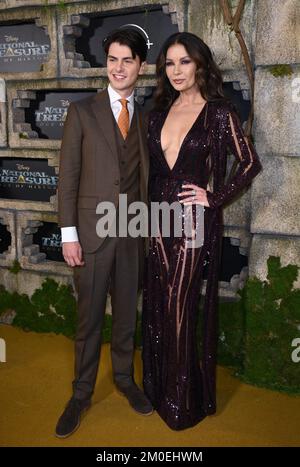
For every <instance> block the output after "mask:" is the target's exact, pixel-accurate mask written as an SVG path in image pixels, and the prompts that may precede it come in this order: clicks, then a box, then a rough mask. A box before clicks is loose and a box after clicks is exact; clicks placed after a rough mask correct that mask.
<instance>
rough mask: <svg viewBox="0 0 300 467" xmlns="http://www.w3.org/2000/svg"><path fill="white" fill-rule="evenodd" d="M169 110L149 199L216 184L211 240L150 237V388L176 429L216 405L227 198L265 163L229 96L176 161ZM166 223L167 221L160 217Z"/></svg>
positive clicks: (157, 130) (154, 136)
mask: <svg viewBox="0 0 300 467" xmlns="http://www.w3.org/2000/svg"><path fill="white" fill-rule="evenodd" d="M167 115H168V111H165V112H152V113H151V114H150V118H149V130H148V147H149V153H150V176H149V199H150V201H152V202H153V201H155V202H162V201H166V202H168V203H172V202H173V201H178V198H177V194H178V193H179V192H181V191H182V184H184V183H193V184H196V185H198V186H200V187H202V188H204V189H205V190H206V189H208V188H207V186H208V183H210V185H209V186H210V187H211V188H209V192H208V202H209V205H210V207H209V208H205V212H204V243H203V245H202V246H201V247H198V248H187V242H186V238H185V236H184V235H183V236H182V237H181V238H178V237H175V236H174V235H170V236H169V237H163V236H161V235H157V236H155V237H151V238H150V244H149V256H148V259H147V262H146V268H145V269H146V272H145V285H144V300H143V323H142V328H143V365H144V389H145V393H146V394H147V396H148V397H149V399H150V400H151V402H152V404H153V406H154V408H155V409H156V410H157V412H158V413H159V415H160V416H161V417H162V419H163V420H165V422H166V423H167V424H168V425H169V426H170V427H171V428H172V429H174V430H181V429H184V428H188V427H191V426H193V425H195V424H196V423H198V422H199V421H200V420H202V419H203V418H204V417H206V415H209V414H212V413H214V412H215V410H216V388H215V385H216V378H215V373H216V346H217V313H216V312H217V296H218V271H219V258H220V242H221V236H222V228H221V227H222V206H223V205H224V204H226V203H227V202H228V201H230V200H231V199H233V198H234V197H235V196H236V194H237V193H239V192H240V191H241V190H242V189H243V188H244V187H245V186H246V185H248V184H249V182H250V181H251V180H252V178H253V177H255V176H256V175H257V173H258V172H259V171H260V169H261V165H260V162H259V160H258V157H257V155H256V153H255V150H254V148H253V146H252V145H251V143H250V142H249V141H248V140H246V139H245V137H244V134H243V131H242V129H241V125H240V122H239V120H238V118H237V116H236V113H235V111H234V109H233V108H232V106H231V105H230V104H228V103H224V102H222V103H211V102H209V103H206V105H205V106H204V108H203V110H202V111H201V113H200V114H199V115H198V117H197V119H196V120H195V122H194V124H193V125H192V127H191V129H190V130H189V132H188V133H187V135H186V137H185V139H184V140H183V142H182V145H181V147H180V150H179V153H178V157H177V160H176V163H175V165H174V167H173V168H172V169H171V168H170V167H169V166H168V164H167V161H166V159H165V156H164V153H163V151H162V147H161V140H160V137H161V130H162V127H163V125H164V122H165V120H166V118H167ZM228 149H229V152H230V153H232V154H234V155H235V157H236V159H237V161H238V162H239V164H238V168H237V171H236V173H235V175H234V177H233V178H232V180H231V181H230V183H229V184H226V185H225V181H224V180H225V171H226V156H227V153H228ZM183 212H184V211H182V213H183ZM160 227H161V225H160ZM205 264H207V268H208V277H207V286H206V292H205V299H204V307H203V314H204V316H203V342H202V352H201V353H202V356H201V361H200V358H199V356H198V353H197V341H196V323H197V311H198V309H199V299H200V290H201V285H202V284H201V282H202V275H203V269H204V266H205Z"/></svg>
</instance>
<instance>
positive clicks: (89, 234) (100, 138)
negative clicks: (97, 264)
mask: <svg viewBox="0 0 300 467" xmlns="http://www.w3.org/2000/svg"><path fill="white" fill-rule="evenodd" d="M135 116H136V118H137V128H138V137H139V145H140V196H141V201H144V202H146V203H147V182H148V171H149V160H148V154H147V149H146V148H147V144H146V132H145V119H144V115H143V110H142V108H141V107H140V106H139V104H137V103H135ZM113 118H114V117H113V115H112V111H111V107H110V101H109V95H108V92H107V90H105V91H102V92H100V93H99V94H97V95H95V96H92V97H88V98H86V99H83V100H80V101H77V102H72V103H71V104H70V106H69V110H68V114H67V118H66V121H65V124H64V133H63V140H62V145H61V152H60V169H59V183H58V215H59V225H60V227H70V226H76V227H77V231H78V235H79V241H80V243H81V246H82V248H83V251H84V252H87V253H92V252H94V251H96V250H97V249H98V248H99V246H100V245H101V244H102V242H103V241H104V238H99V237H98V236H97V233H96V223H97V220H98V219H99V215H97V214H96V206H97V204H98V203H99V202H100V201H110V202H112V203H114V205H115V206H116V207H117V205H118V196H119V193H120V172H119V160H118V152H117V151H118V149H117V142H116V138H115V132H114V127H113Z"/></svg>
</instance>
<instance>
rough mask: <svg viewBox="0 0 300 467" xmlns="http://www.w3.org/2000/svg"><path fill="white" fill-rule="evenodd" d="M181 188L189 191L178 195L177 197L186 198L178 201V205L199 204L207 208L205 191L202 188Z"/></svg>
mask: <svg viewBox="0 0 300 467" xmlns="http://www.w3.org/2000/svg"><path fill="white" fill-rule="evenodd" d="M182 188H188V189H189V190H188V191H182V192H181V193H178V196H186V198H184V199H180V200H179V201H180V203H183V204H184V205H185V206H189V205H192V204H201V205H202V206H206V207H208V208H209V204H208V200H207V195H206V190H204V188H200V187H199V186H197V185H193V184H189V185H182Z"/></svg>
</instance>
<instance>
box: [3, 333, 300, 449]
mask: <svg viewBox="0 0 300 467" xmlns="http://www.w3.org/2000/svg"><path fill="white" fill-rule="evenodd" d="M0 337H2V338H4V339H5V341H6V353H7V357H6V360H7V362H6V363H0V404H1V405H0V445H1V446H98V447H100V446H130V447H131V446H146V447H151V446H159V447H162V446H195V447H202V446H300V433H299V427H300V398H299V397H296V396H288V395H286V394H281V393H278V392H274V391H269V390H264V389H259V388H256V387H254V386H250V385H246V384H243V383H241V382H240V381H239V380H237V379H235V378H233V377H232V376H231V375H230V371H229V370H227V369H225V368H221V367H219V368H218V412H217V414H216V415H214V416H211V417H207V418H206V419H205V420H204V421H203V422H201V423H200V424H199V425H197V426H196V427H194V428H191V429H188V430H185V431H181V432H174V431H172V430H170V429H169V428H168V427H167V426H166V425H165V424H164V423H163V421H162V420H161V419H160V417H159V416H158V415H157V414H156V413H154V414H153V415H152V416H150V417H143V416H141V415H138V414H136V413H135V412H134V411H133V410H132V409H131V408H130V407H129V405H128V403H127V401H126V399H124V398H123V397H122V396H120V395H119V394H117V392H115V390H114V387H113V384H112V378H111V362H110V352H109V345H104V346H103V349H102V358H101V365H100V372H99V377H98V381H97V385H96V390H95V395H94V399H93V405H92V407H91V409H90V410H89V411H88V412H87V414H86V415H85V417H84V418H83V420H82V423H81V426H80V428H79V430H78V431H77V432H76V433H74V434H73V435H72V436H71V437H70V438H66V439H64V440H60V439H57V438H55V437H54V434H53V433H54V427H55V425H56V422H57V419H58V417H59V415H60V414H61V411H62V410H63V408H64V405H65V403H66V401H67V400H68V399H69V397H70V395H71V381H72V378H73V342H72V341H71V340H69V339H67V338H65V337H63V336H56V335H54V334H36V333H33V332H30V333H26V332H24V331H21V330H19V329H16V328H13V327H12V326H5V325H1V326H0ZM135 365H136V380H137V382H138V383H139V384H140V382H141V358H140V353H139V352H137V353H136V361H135Z"/></svg>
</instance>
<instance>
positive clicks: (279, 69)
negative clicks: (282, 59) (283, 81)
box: [269, 65, 293, 78]
mask: <svg viewBox="0 0 300 467" xmlns="http://www.w3.org/2000/svg"><path fill="white" fill-rule="evenodd" d="M269 71H270V73H271V75H273V76H275V78H278V77H281V76H291V75H292V74H293V69H292V67H291V65H274V66H271V67H270V68H269Z"/></svg>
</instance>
